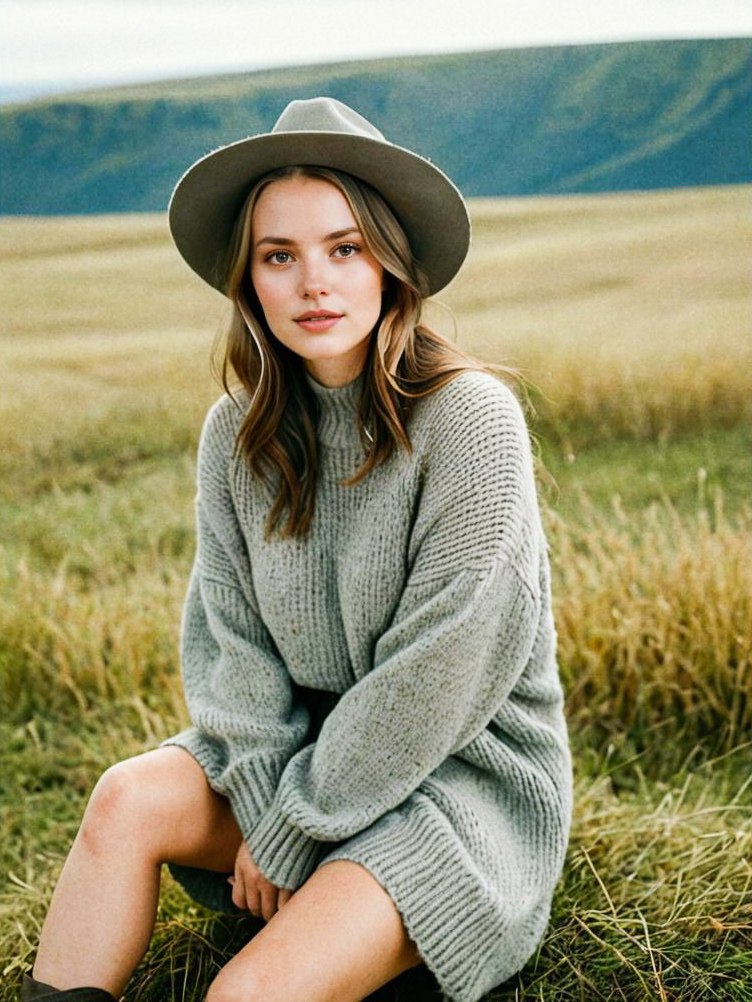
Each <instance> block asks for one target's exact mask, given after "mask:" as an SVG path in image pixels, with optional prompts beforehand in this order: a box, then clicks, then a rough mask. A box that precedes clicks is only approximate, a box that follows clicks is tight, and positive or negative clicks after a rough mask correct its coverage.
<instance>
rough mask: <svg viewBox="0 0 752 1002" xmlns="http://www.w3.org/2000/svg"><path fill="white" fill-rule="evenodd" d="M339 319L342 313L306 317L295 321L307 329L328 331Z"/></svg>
mask: <svg viewBox="0 0 752 1002" xmlns="http://www.w3.org/2000/svg"><path fill="white" fill-rule="evenodd" d="M341 319H342V314H337V315H336V316H331V315H330V316H325V317H306V318H305V319H304V320H296V321H295V323H296V324H299V325H300V326H301V327H302V328H303V329H304V330H307V331H328V330H329V328H330V327H334V325H335V324H336V323H337V321H338V320H341Z"/></svg>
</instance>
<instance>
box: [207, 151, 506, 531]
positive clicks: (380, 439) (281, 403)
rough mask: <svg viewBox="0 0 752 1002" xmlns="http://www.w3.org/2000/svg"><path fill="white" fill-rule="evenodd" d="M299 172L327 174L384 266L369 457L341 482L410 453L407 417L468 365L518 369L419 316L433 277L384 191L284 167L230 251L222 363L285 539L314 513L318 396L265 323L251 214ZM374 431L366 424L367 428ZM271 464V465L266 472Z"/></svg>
mask: <svg viewBox="0 0 752 1002" xmlns="http://www.w3.org/2000/svg"><path fill="white" fill-rule="evenodd" d="M293 177H310V178H320V179H322V180H324V181H328V182H329V183H330V184H333V185H335V187H337V188H338V189H339V190H340V192H341V193H342V194H343V195H344V197H345V198H346V199H347V202H348V204H349V206H350V209H351V211H352V214H353V216H354V217H355V220H356V222H357V224H358V228H359V229H360V232H361V234H362V235H363V239H364V242H365V244H366V246H367V247H368V249H369V250H370V252H371V253H372V254H373V256H374V257H375V258H376V260H377V261H378V262H379V263H380V264H381V266H382V267H383V269H384V279H385V286H386V287H385V290H384V292H383V294H382V308H381V313H380V315H379V319H378V322H377V324H376V327H375V328H374V330H373V332H372V333H371V335H370V341H369V346H368V354H367V358H366V362H365V367H364V371H365V380H364V385H363V392H362V397H361V400H360V407H359V417H358V421H359V429H360V437H361V441H362V443H363V447H364V450H365V454H366V455H365V460H364V462H363V464H362V465H361V466H360V468H359V469H358V470H357V471H356V472H355V473H354V474H353V475H352V476H351V477H349V478H348V479H346V480H343V481H342V484H343V485H344V486H354V485H355V484H358V483H360V481H361V480H363V479H364V478H365V477H366V476H367V475H368V474H369V473H370V472H371V470H373V469H374V467H376V466H378V465H380V464H381V463H383V462H384V461H385V460H386V459H387V458H388V457H389V456H390V455H391V453H392V450H393V449H394V447H395V445H397V444H399V445H400V446H401V447H402V448H404V449H406V450H408V451H411V449H412V446H411V443H410V439H409V438H408V435H407V430H406V425H407V420H408V417H409V415H410V411H411V410H412V406H413V404H414V401H415V400H416V399H418V398H420V397H423V396H426V395H427V394H429V393H433V392H435V391H436V390H438V389H439V388H440V387H441V386H443V385H444V384H445V383H448V382H449V381H450V380H451V379H453V378H454V377H455V376H457V375H459V374H460V373H461V372H464V371H466V370H479V371H484V372H489V373H491V374H496V375H499V376H501V375H505V374H507V375H508V374H511V373H510V370H509V369H506V368H505V367H503V366H500V365H493V364H490V363H482V362H480V361H478V360H477V359H475V358H473V357H472V356H471V355H469V354H467V353H466V352H464V351H462V350H461V349H460V348H458V347H457V346H456V345H454V344H453V343H452V342H451V341H449V340H447V339H446V338H444V337H443V336H442V335H441V334H438V333H437V332H435V331H433V330H431V328H430V327H427V326H426V325H425V324H422V323H421V322H420V315H421V308H422V305H423V300H424V299H425V298H426V295H427V281H426V277H425V275H424V274H423V272H422V271H421V269H420V266H419V265H418V263H417V262H416V261H415V259H414V257H413V255H412V252H411V250H410V245H409V243H408V240H407V237H406V236H405V233H404V230H403V229H402V227H401V226H400V224H399V222H398V221H397V219H396V218H395V216H394V214H393V212H392V211H391V209H390V208H389V206H388V204H387V203H386V201H385V200H384V199H383V198H382V196H381V195H380V194H379V193H378V191H376V190H375V189H374V188H372V187H371V186H370V185H369V184H367V183H366V182H364V181H361V180H359V179H357V178H354V177H352V176H351V175H350V174H345V173H343V172H342V171H338V170H333V169H331V168H328V167H314V166H295V167H282V168H280V169H278V170H274V171H271V172H270V173H268V174H265V175H264V176H263V177H262V178H260V179H259V180H258V181H257V182H256V183H255V184H254V186H253V188H252V189H251V191H250V192H249V194H248V197H247V198H246V201H245V203H244V205H243V208H242V209H241V211H240V214H239V215H238V218H237V221H236V223H235V228H234V231H233V234H232V238H231V240H230V244H229V247H228V253H227V260H226V266H225V275H226V282H225V292H226V294H227V296H228V297H229V298H230V300H231V302H232V304H233V312H232V319H231V321H230V326H229V329H228V331H227V334H226V338H225V344H224V351H223V357H222V360H221V362H219V364H218V365H216V366H215V371H217V374H218V377H219V379H220V381H221V383H222V385H223V386H224V388H225V390H226V391H227V393H228V394H229V395H230V396H232V391H231V389H230V386H229V379H228V376H229V373H230V370H232V371H233V372H234V373H235V375H236V376H237V378H238V380H239V381H240V383H241V384H242V386H243V387H244V388H245V390H246V391H247V393H248V395H249V397H250V399H251V403H250V406H249V408H248V411H247V413H246V415H245V417H244V419H243V421H242V423H241V425H240V428H239V431H238V437H237V443H236V451H237V452H238V453H239V454H240V455H241V456H242V457H243V458H244V459H245V461H246V462H247V464H248V465H249V466H250V468H251V469H252V470H253V471H254V472H255V473H256V474H257V475H258V476H260V477H261V478H262V479H263V480H266V479H267V470H269V471H273V470H276V471H277V472H278V473H279V492H278V494H277V497H276V499H275V501H274V504H273V506H272V508H271V510H270V512H269V515H268V518H267V523H266V538H267V539H269V538H270V537H271V535H272V533H273V531H274V529H275V527H276V526H277V523H278V522H279V520H280V517H281V515H282V512H283V510H284V508H285V507H286V508H287V512H288V513H287V521H286V524H285V525H284V526H283V527H282V528H281V529H280V530H279V533H280V536H281V537H286V536H304V535H305V534H306V533H307V532H308V529H309V526H310V523H311V518H312V517H313V510H314V500H315V486H316V477H317V471H318V448H317V441H316V423H317V418H318V401H317V400H316V396H315V394H314V393H313V392H312V390H311V388H310V386H309V385H308V382H307V380H306V377H305V370H304V364H303V361H302V359H301V358H300V356H298V355H297V354H295V352H293V351H291V350H290V349H289V348H287V347H286V346H285V345H284V344H282V342H281V341H279V340H278V339H277V338H276V337H275V335H274V334H273V332H272V331H271V329H270V328H269V325H268V324H267V322H266V319H265V317H264V313H263V310H262V309H261V306H260V304H259V300H258V298H257V296H256V293H255V290H254V288H253V284H252V282H251V276H250V267H249V257H250V247H251V223H252V216H253V210H254V207H255V205H256V202H257V201H258V197H259V195H260V194H261V192H262V191H263V189H264V188H265V187H266V186H267V185H269V184H271V183H272V182H273V181H278V180H283V179H287V178H293ZM366 429H367V430H366ZM265 468H266V469H265Z"/></svg>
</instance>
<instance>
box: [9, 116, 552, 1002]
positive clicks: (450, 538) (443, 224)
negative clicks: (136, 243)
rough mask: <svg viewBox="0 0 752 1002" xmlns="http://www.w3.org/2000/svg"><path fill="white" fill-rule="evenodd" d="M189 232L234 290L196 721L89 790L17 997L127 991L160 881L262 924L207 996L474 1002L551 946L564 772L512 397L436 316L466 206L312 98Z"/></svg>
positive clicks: (531, 488) (462, 242)
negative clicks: (408, 979) (409, 985)
mask: <svg viewBox="0 0 752 1002" xmlns="http://www.w3.org/2000/svg"><path fill="white" fill-rule="evenodd" d="M170 225H171V229H172V233H173V236H174V239H175V241H176V244H177V246H178V249H179V250H180V252H181V253H182V255H183V256H184V257H185V259H186V260H187V262H188V263H189V264H190V265H191V267H192V268H194V270H195V271H196V272H197V273H198V274H199V275H200V276H201V277H202V278H204V279H205V280H206V281H207V282H209V283H210V284H211V285H213V286H215V287H216V288H218V289H220V290H221V291H222V292H224V293H225V294H226V295H227V296H228V297H229V298H230V300H231V301H232V303H233V304H234V322H233V325H232V328H231V330H230V332H229V337H228V344H227V350H226V359H225V366H224V380H225V388H226V389H228V392H227V393H226V394H225V395H224V396H223V397H222V398H221V399H220V400H219V401H218V402H217V404H215V406H214V407H213V408H212V409H211V411H210V412H209V414H208V416H207V418H206V421H205V424H204V428H203V432H202V435H201V442H200V446H199V457H198V494H197V499H196V514H197V537H198V538H197V553H196V559H195V564H194V568H193V572H192V575H191V579H190V584H189V588H188V596H187V599H186V604H185V609H184V616H183V623H182V638H181V647H182V672H183V682H184V688H185V695H186V701H187V704H188V709H189V712H190V716H191V720H192V726H191V727H190V728H189V729H188V730H186V731H183V732H182V733H181V734H179V735H176V736H175V737H173V738H170V739H169V740H168V741H165V742H164V743H163V745H162V746H160V747H159V748H157V749H154V750H153V751H150V752H147V753H145V754H143V755H138V756H136V757H134V758H132V759H128V760H126V761H124V762H120V763H118V764H116V765H115V766H113V767H112V768H110V769H108V770H107V772H106V773H105V774H104V775H103V776H102V778H101V779H100V781H99V782H98V784H97V786H96V788H95V790H94V792H93V794H92V797H91V800H90V802H89V805H88V807H87V810H86V813H85V816H84V819H83V823H82V826H81V829H80V831H79V834H78V836H77V838H76V841H75V843H74V845H73V848H72V850H71V853H70V856H69V857H68V860H67V861H66V864H65V867H64V869H63V872H62V875H61V877H60V881H59V883H58V886H57V888H56V891H55V895H54V898H53V901H52V905H51V908H50V912H49V915H48V917H47V920H46V923H45V926H44V929H43V933H42V937H41V943H40V946H39V951H38V955H37V959H36V963H35V965H34V969H33V976H27V977H26V979H25V986H24V991H25V997H26V998H27V999H32V998H37V997H42V996H43V995H44V993H45V992H51V993H52V994H50V995H48V996H47V998H48V1002H49V1000H58V999H59V1000H63V999H68V1000H76V1002H83V1000H86V1002H102V1000H107V999H109V998H110V996H118V995H120V993H121V992H122V991H123V989H124V987H125V985H126V983H127V981H128V978H129V976H130V974H131V973H132V971H133V969H134V968H135V966H136V965H137V963H138V962H139V960H140V958H141V957H142V956H143V953H144V951H145V949H146V947H147V945H148V942H149V938H150V935H151V931H152V927H153V922H154V915H155V909H156V903H157V897H158V892H159V875H160V868H161V865H162V863H168V864H169V866H170V869H171V871H172V873H173V875H174V876H175V877H176V878H177V879H178V880H179V881H180V882H181V883H182V884H183V886H184V887H185V888H186V890H187V891H188V892H189V893H190V894H192V895H193V896H194V897H195V898H196V899H197V900H199V901H201V902H203V903H204V904H206V905H208V906H210V907H213V908H216V909H224V910H230V911H236V912H242V911H244V910H248V911H250V912H251V913H252V914H253V915H257V916H260V917H263V919H264V920H265V923H266V924H265V925H264V926H263V928H262V929H261V931H260V932H259V933H258V934H257V935H255V936H254V937H253V939H251V941H250V942H249V943H248V944H247V946H245V947H244V948H243V949H242V950H241V951H240V952H239V953H238V954H237V955H236V956H235V957H234V958H233V959H232V960H231V961H230V962H229V963H228V964H227V965H226V966H225V967H224V968H223V969H222V970H221V971H220V972H219V975H218V976H217V978H216V979H215V980H214V982H213V983H212V984H211V986H210V988H209V992H208V999H209V1002H255V1000H263V1002H276V1000H292V999H296V1000H297V999H305V1000H306V1002H319V1000H321V1002H323V1000H337V1002H346V1000H356V999H363V998H365V997H366V996H367V995H368V994H370V993H372V992H373V991H375V990H376V989H377V988H378V987H379V986H380V985H383V984H385V983H386V982H388V981H389V980H391V979H392V978H394V977H396V976H397V975H398V974H400V973H401V972H402V971H405V970H406V969H408V968H410V967H413V966H416V965H418V964H425V965H427V967H428V968H429V969H430V971H431V972H433V974H434V975H435V977H436V979H437V981H438V983H439V984H440V986H441V988H442V989H443V991H444V992H445V993H446V995H447V996H448V997H449V998H451V999H455V1000H459V1002H475V1000H477V999H480V998H481V997H482V996H483V995H484V994H485V993H486V992H487V991H488V990H489V989H490V988H492V987H493V986H494V985H496V984H498V983H500V982H502V981H503V980H505V979H506V978H508V977H510V976H511V975H512V974H514V973H515V972H516V971H517V970H519V969H520V968H521V967H522V966H523V965H524V963H525V962H526V961H527V960H528V958H529V957H530V956H531V955H532V953H533V952H534V950H535V948H536V947H537V945H538V943H539V942H540V940H541V937H542V935H543V932H544V930H545V927H546V923H547V920H548V916H549V911H550V904H551V898H552V893H553V889H554V886H555V884H556V882H557V880H558V877H559V874H560V872H561V867H562V863H563V859H564V853H565V849H566V844H567V836H568V828H569V821H570V811H571V763H570V757H569V750H568V743H567V736H566V728H565V722H564V716H563V711H562V692H561V687H560V682H559V677H558V671H557V665H556V656H555V633H554V625H553V619H552V614H551V596H550V583H549V565H548V557H547V548H546V542H545V539H544V535H543V530H542V527H541V521H540V516H539V512H538V507H537V502H536V492H535V484H534V477H533V467H532V460H531V453H530V447H529V441H528V434H527V431H526V428H525V423H524V420H523V417H522V413H521V410H520V407H519V405H518V403H517V401H516V399H515V397H514V396H513V394H512V392H511V391H510V390H509V389H508V388H507V387H506V386H505V385H504V383H503V382H501V380H500V379H499V378H497V375H496V374H495V372H494V371H493V368H492V367H489V366H484V365H482V364H481V363H479V362H477V361H475V360H473V359H472V358H471V357H470V356H468V355H467V354H465V353H463V352H461V351H460V350H459V349H458V348H456V347H455V346H454V345H452V343H451V342H449V341H447V340H445V339H444V338H442V337H441V336H439V335H438V334H436V333H434V332H433V331H431V330H430V329H429V328H427V327H426V326H424V325H422V324H421V323H420V312H421V305H422V302H423V300H424V298H425V297H426V296H428V295H431V294H433V293H435V292H437V291H438V290H439V289H441V288H443V287H444V286H445V285H446V284H447V283H448V282H449V281H450V280H451V278H452V277H453V276H454V275H455V273H456V272H457V270H458V269H459V267H460V265H461V264H462V261H463V259H464V257H465V255H466V253H467V249H468V245H469V236H470V230H469V221H468V216H467V211H466V209H465V205H464V202H463V200H462V197H461V196H460V194H459V192H458V191H457V189H456V188H455V187H454V185H453V184H452V183H451V182H450V181H449V180H448V178H446V176H445V175H444V174H442V173H441V171H439V170H438V169H437V168H436V167H434V166H433V165H432V164H431V163H430V162H429V161H427V160H425V159H423V158H421V157H419V156H417V155H416V154H414V153H412V152H410V151H408V150H405V149H402V148H400V147H397V146H394V145H393V144H391V143H389V142H387V141H386V140H385V139H384V137H383V136H382V135H381V133H380V132H378V130H376V129H375V128H374V127H373V126H372V125H371V124H370V123H369V122H367V121H366V120H365V119H363V118H362V117H361V116H360V115H358V114H357V113H355V112H354V111H352V110H351V109H350V108H348V107H347V106H345V105H343V104H341V103H340V102H338V101H335V100H332V99H329V98H317V99H314V100H310V101H294V102H292V103H291V104H290V105H289V106H288V107H287V108H286V109H285V111H284V112H283V114H282V116H281V117H280V119H279V121H278V122H277V124H276V125H275V127H274V129H273V130H272V131H271V133H268V134H264V135H261V136H256V137H253V138H249V139H245V140H242V141H240V142H237V143H234V144H232V145H230V146H226V147H223V148H221V149H219V150H216V151H214V152H213V153H210V154H209V155H208V156H206V157H204V158H203V159H201V160H199V161H198V162H197V163H196V164H194V165H193V167H191V168H190V170H189V171H188V172H187V173H186V174H185V175H184V177H183V178H182V179H181V180H180V182H179V183H178V185H177V187H176V190H175V192H174V195H173V199H172V202H171V205H170ZM231 372H233V373H234V374H235V375H236V377H237V380H238V381H239V383H240V387H235V388H234V389H233V390H232V392H230V390H229V388H228V378H229V375H230V373H231ZM82 985H88V986H96V987H89V988H81V987H80V986H82ZM51 986H54V988H53V987H51Z"/></svg>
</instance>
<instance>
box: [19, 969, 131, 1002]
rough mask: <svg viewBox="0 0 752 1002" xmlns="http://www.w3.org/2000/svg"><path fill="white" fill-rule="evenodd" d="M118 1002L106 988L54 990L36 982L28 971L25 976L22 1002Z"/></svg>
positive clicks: (49, 986) (50, 986)
mask: <svg viewBox="0 0 752 1002" xmlns="http://www.w3.org/2000/svg"><path fill="white" fill-rule="evenodd" d="M37 999H44V1002H116V999H115V998H114V997H113V996H112V995H110V993H109V992H106V991H105V990H104V988H65V989H63V988H53V987H52V985H45V984H44V983H43V982H41V981H35V980H34V978H33V977H32V976H31V971H28V972H27V973H26V974H24V976H23V982H22V984H21V1000H20V1002H36V1000H37Z"/></svg>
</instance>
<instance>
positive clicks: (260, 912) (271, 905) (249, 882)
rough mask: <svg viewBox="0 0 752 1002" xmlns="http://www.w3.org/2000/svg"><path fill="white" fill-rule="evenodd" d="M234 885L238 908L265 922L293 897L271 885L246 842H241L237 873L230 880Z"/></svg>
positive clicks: (236, 858) (285, 890)
mask: <svg viewBox="0 0 752 1002" xmlns="http://www.w3.org/2000/svg"><path fill="white" fill-rule="evenodd" d="M228 880H229V882H230V883H231V884H232V901H233V904H234V905H236V906H237V907H238V908H247V909H248V910H249V911H250V913H251V915H255V916H256V917H257V918H258V917H263V919H264V921H265V922H268V921H269V919H270V918H271V917H272V915H274V913H275V912H276V911H278V910H279V909H280V908H281V907H282V905H284V904H285V903H286V902H287V901H289V900H290V898H291V897H292V895H293V892H292V891H288V890H287V889H286V888H284V887H276V886H275V885H274V884H272V883H270V882H269V881H268V880H267V879H266V877H265V876H264V875H263V873H262V872H261V870H259V868H258V867H257V866H256V864H255V863H254V861H253V857H252V856H251V853H250V850H249V849H248V845H247V844H246V842H241V844H240V848H239V849H238V852H237V855H236V856H235V873H234V875H233V876H232V877H229V878H228Z"/></svg>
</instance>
